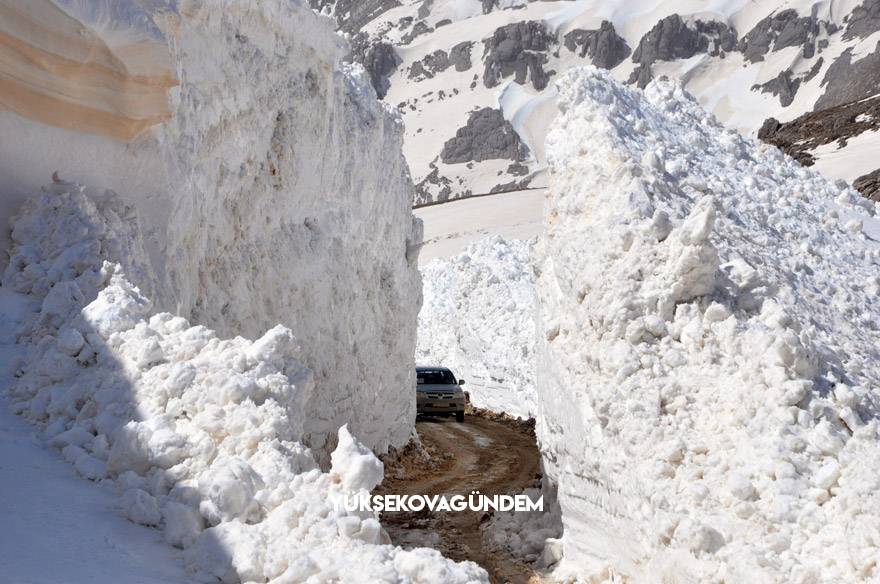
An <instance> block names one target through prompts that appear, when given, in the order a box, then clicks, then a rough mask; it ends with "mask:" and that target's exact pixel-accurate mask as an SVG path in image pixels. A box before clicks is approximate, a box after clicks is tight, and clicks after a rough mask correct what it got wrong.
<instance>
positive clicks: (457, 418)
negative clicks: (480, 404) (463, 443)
mask: <svg viewBox="0 0 880 584" xmlns="http://www.w3.org/2000/svg"><path fill="white" fill-rule="evenodd" d="M455 421H456V422H464V412H455Z"/></svg>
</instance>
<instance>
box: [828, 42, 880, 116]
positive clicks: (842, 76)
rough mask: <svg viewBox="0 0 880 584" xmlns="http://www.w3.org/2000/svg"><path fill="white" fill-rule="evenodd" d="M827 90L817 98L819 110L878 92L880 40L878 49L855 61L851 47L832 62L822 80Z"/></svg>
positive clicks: (879, 81)
mask: <svg viewBox="0 0 880 584" xmlns="http://www.w3.org/2000/svg"><path fill="white" fill-rule="evenodd" d="M822 87H826V88H827V89H826V90H825V93H824V94H823V95H822V97H820V98H819V99H818V100H817V101H816V106H815V108H816V109H817V110H820V109H826V108H829V107H833V106H836V105H842V104H845V103H849V102H853V101H858V100H861V99H865V98H868V97H871V96H873V95H876V94H877V93H878V88H880V43H877V45H876V47H875V48H874V52H873V53H871V54H869V55H867V56H864V57H860V58H859V59H858V60H857V61H855V62H853V58H852V49H851V48H850V49H847V50H846V51H844V53H843V54H842V55H841V56H840V57H838V59H837V60H836V61H835V62H834V63H832V64H831V66H830V67H829V68H828V70H827V71H826V72H825V77H824V78H823V79H822Z"/></svg>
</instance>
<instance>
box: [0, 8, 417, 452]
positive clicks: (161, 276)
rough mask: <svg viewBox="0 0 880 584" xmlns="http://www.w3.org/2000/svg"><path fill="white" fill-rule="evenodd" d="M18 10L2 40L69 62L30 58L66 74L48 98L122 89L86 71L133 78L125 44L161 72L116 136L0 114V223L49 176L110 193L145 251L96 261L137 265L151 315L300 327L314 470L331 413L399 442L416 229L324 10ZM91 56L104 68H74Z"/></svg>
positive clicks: (53, 76) (401, 165)
mask: <svg viewBox="0 0 880 584" xmlns="http://www.w3.org/2000/svg"><path fill="white" fill-rule="evenodd" d="M19 4H21V6H19V7H18V8H17V9H16V10H17V12H21V13H23V14H24V15H25V16H27V17H28V18H29V19H30V20H31V21H34V22H37V23H40V25H41V26H42V27H45V29H42V28H41V29H39V30H37V29H33V28H30V27H25V26H21V27H17V28H15V29H14V30H12V31H11V32H10V34H14V35H16V39H17V42H21V43H24V44H30V45H33V46H35V47H41V48H44V49H45V50H49V51H54V53H53V56H52V59H57V58H62V59H71V60H73V61H75V62H78V61H77V60H82V61H83V63H84V64H83V65H82V67H77V68H73V67H71V68H63V70H62V69H58V68H52V67H49V66H47V68H46V70H40V71H39V78H40V79H46V83H47V84H48V85H49V86H51V87H56V86H59V85H58V84H61V85H60V86H61V87H67V85H66V84H68V83H74V84H80V85H81V84H85V86H80V85H75V87H74V88H73V89H71V90H70V91H65V92H64V93H65V94H67V95H76V96H79V95H80V94H81V93H82V94H87V95H98V96H100V97H102V99H101V100H100V104H103V105H105V106H106V107H111V106H112V104H113V103H115V101H116V100H118V101H122V102H123V103H127V102H126V99H127V98H126V95H124V94H121V93H120V92H119V91H116V90H115V89H114V86H106V84H105V83H103V82H102V80H103V79H104V78H105V77H106V76H107V75H111V76H113V79H116V77H117V76H118V75H121V73H120V72H118V71H115V70H113V69H112V67H118V68H124V67H125V68H128V73H138V71H137V70H132V67H133V65H131V63H129V60H130V58H133V57H137V56H138V55H140V56H141V57H144V56H145V55H157V54H158V53H161V52H164V53H165V55H164V57H163V59H162V61H163V62H167V63H168V67H169V68H170V70H171V72H172V73H173V75H174V77H175V79H173V81H174V83H173V87H171V88H170V89H169V90H168V96H167V102H168V104H167V108H166V109H167V115H163V116H161V119H158V120H156V119H154V118H150V120H153V122H154V123H152V125H148V127H145V128H144V129H143V130H142V131H141V132H140V133H139V134H138V135H137V136H135V137H133V138H128V139H122V138H119V137H114V136H118V133H116V132H112V131H108V133H104V134H102V133H100V132H97V133H96V132H92V131H90V126H88V125H87V124H83V125H81V126H80V127H78V128H77V127H74V128H67V127H58V126H55V125H52V124H51V123H49V122H47V118H46V117H45V116H39V115H36V114H38V113H40V112H31V113H34V114H35V117H27V116H26V115H24V114H22V115H17V114H16V113H15V112H13V111H0V133H2V135H3V136H8V137H13V136H14V137H15V138H14V139H9V140H0V182H2V186H3V189H2V195H0V203H2V204H0V208H2V210H3V211H4V212H3V213H2V215H3V223H4V224H5V223H6V221H7V218H8V217H9V216H10V215H11V214H12V212H11V210H14V209H15V208H16V207H17V206H18V205H20V204H21V201H23V200H24V198H25V197H27V196H29V195H30V194H32V193H35V192H38V191H39V189H40V188H41V187H42V186H43V185H44V184H45V183H46V182H47V181H48V180H49V177H50V176H52V174H53V173H54V172H56V171H57V173H58V176H60V177H61V179H63V180H68V181H71V182H76V183H79V184H83V185H86V186H87V189H88V190H87V194H89V195H90V196H92V197H93V198H95V199H96V200H100V199H102V198H103V197H104V192H105V190H108V189H109V190H112V191H115V192H116V193H117V194H118V195H119V197H121V198H122V199H123V201H124V202H125V203H126V204H127V205H129V206H130V207H131V210H130V211H129V217H128V218H136V220H137V221H138V223H139V224H140V226H141V232H142V234H143V240H144V245H143V252H142V253H141V254H140V255H139V256H138V257H133V256H130V255H128V254H126V253H120V254H116V253H114V254H112V256H111V257H113V258H114V260H113V261H117V262H123V263H125V262H128V263H129V264H137V265H138V266H139V267H140V268H143V269H142V270H140V271H138V272H136V271H134V270H131V269H128V268H129V266H125V267H126V270H125V273H126V275H127V277H128V279H129V281H131V282H132V283H133V284H135V285H137V286H138V287H139V288H140V290H141V291H142V293H143V294H144V296H146V297H147V298H149V299H151V300H152V301H153V302H154V306H155V307H156V308H157V309H158V310H161V311H168V312H171V313H173V314H178V315H181V316H184V317H186V318H187V319H188V320H189V321H191V322H192V323H194V324H201V325H204V326H207V327H210V328H212V329H214V330H216V331H217V333H218V334H219V335H220V336H222V337H224V338H225V337H233V336H235V335H245V336H248V337H250V338H258V337H261V336H262V335H263V334H264V333H266V332H267V331H268V330H270V329H271V328H272V327H274V326H276V325H277V324H282V325H284V326H287V327H289V328H291V329H292V330H295V331H296V334H297V336H298V337H299V338H301V339H309V341H308V342H305V343H303V345H302V348H301V353H300V359H301V361H302V362H303V364H304V365H306V366H307V367H309V368H310V369H311V370H312V372H313V375H314V379H315V383H316V385H317V386H318V387H320V388H321V391H317V392H315V393H314V395H313V396H312V399H311V401H310V402H309V403H307V404H305V405H304V407H306V408H307V411H308V413H309V415H307V416H305V417H304V419H303V424H304V431H305V434H304V440H306V442H307V443H308V444H309V445H310V446H311V447H312V448H313V449H314V451H315V454H316V456H318V457H319V458H320V460H321V462H322V464H324V465H325V466H326V464H327V462H328V459H327V457H328V456H329V453H330V452H331V451H332V449H333V446H334V442H335V439H336V438H335V437H336V430H337V429H338V428H339V427H340V426H342V425H343V424H345V423H348V424H349V425H350V428H351V430H352V432H354V433H355V434H356V435H357V436H358V437H359V438H360V439H361V440H363V441H364V443H365V444H366V445H367V446H368V447H369V448H371V449H375V450H376V451H377V452H382V451H385V450H387V448H388V447H389V446H396V447H400V446H403V445H404V444H405V443H406V442H407V441H408V440H409V438H410V435H411V433H412V420H413V418H414V416H415V399H414V396H413V393H412V387H413V386H414V384H415V379H414V377H415V374H414V371H413V367H412V365H413V356H412V348H413V346H414V344H415V335H416V315H417V313H418V309H419V298H420V293H419V287H420V283H419V276H418V271H417V269H416V265H415V261H416V260H415V257H416V253H415V251H414V250H415V247H416V246H417V244H418V241H419V239H420V225H419V224H417V223H416V222H415V220H414V219H413V217H412V212H411V209H410V205H411V201H412V191H413V186H412V181H411V179H410V177H409V170H408V167H407V164H406V161H405V159H404V157H403V154H402V152H401V148H402V146H401V144H402V126H401V123H400V120H399V117H398V116H397V115H396V114H394V113H393V112H392V111H391V110H390V109H389V108H387V107H386V106H385V105H383V104H381V103H380V102H378V100H376V98H375V95H374V93H373V90H372V89H371V87H370V84H369V80H368V79H367V78H366V77H365V75H364V73H363V70H362V69H360V68H359V67H352V66H348V65H346V64H344V63H343V57H344V56H345V55H346V53H347V51H348V48H347V46H346V44H345V42H344V41H343V40H342V39H341V37H339V36H338V35H336V34H335V33H334V31H333V26H332V23H331V21H330V20H329V19H327V18H324V17H321V16H319V15H316V14H314V13H313V12H312V11H311V10H310V9H309V7H308V5H307V3H304V2H302V1H300V0H297V1H290V0H236V1H235V2H234V3H232V4H230V3H228V2H222V1H220V0H185V1H181V2H147V3H144V2H136V1H133V0H124V1H121V2H68V1H64V2H62V1H60V0H34V1H33V2H27V3H19ZM61 13H63V18H62V16H58V18H55V17H53V18H48V17H46V16H45V15H46V14H53V15H59V14H61ZM58 23H64V25H65V26H66V27H68V28H71V27H72V28H73V29H76V30H82V31H84V32H83V33H82V35H80V36H83V38H87V39H88V40H89V42H93V43H94V44H95V46H98V47H100V49H101V50H100V51H97V50H95V51H92V52H89V51H81V52H77V51H75V49H76V48H77V47H78V45H75V44H71V43H61V44H58V43H48V44H47V39H52V38H68V36H65V35H66V34H67V33H66V32H65V31H67V30H68V28H64V29H63V30H60V29H54V28H53V27H54V26H56V25H59V24H58ZM59 26H60V25H59ZM73 38H78V37H76V35H73ZM84 42H85V41H84ZM44 45H46V46H44ZM108 51H109V52H110V53H111V54H110V55H109V56H106V58H105V55H104V53H106V52H108ZM80 53H84V54H80ZM99 58H100V60H99ZM90 59H91V60H92V61H97V62H92V61H90ZM105 61H106V62H105ZM47 62H49V63H51V62H55V61H52V60H49V61H47ZM65 62H66V61H65ZM107 62H109V63H111V64H110V65H108V64H107ZM41 63H42V61H40V62H28V63H26V65H27V66H28V67H37V68H39V66H40V64H41ZM10 66H11V65H10ZM4 67H5V66H2V65H0V70H3V71H5V68H4ZM102 67H103V69H101V68H102ZM163 67H164V65H163ZM93 68H99V69H100V70H101V71H102V72H103V73H102V74H101V75H103V76H99V77H96V78H93V77H91V76H89V75H86V74H85V73H86V72H88V71H91V70H92V69H93ZM107 68H110V70H105V69H107ZM68 69H75V72H82V74H81V75H74V72H71V71H68ZM162 70H163V71H164V69H162ZM7 73H8V71H7ZM13 73H14V72H13ZM12 77H13V78H16V76H15V75H14V74H12ZM56 82H57V83H56ZM128 87H129V86H128V85H126V86H125V88H128ZM104 97H106V99H104ZM38 103H39V102H34V104H35V105H36V104H38ZM108 103H109V104H110V105H107V104H108ZM135 105H136V104H135ZM95 107H98V106H97V105H96V106H95ZM42 113H46V112H42ZM49 113H52V112H49ZM55 113H57V112H55ZM120 123H122V122H120ZM110 130H112V128H110ZM7 210H10V212H9V215H7V214H6V213H5V212H6V211H7ZM5 236H6V234H5V225H4V230H2V233H0V237H2V238H5ZM0 243H5V242H2V241H0ZM6 248H7V246H6V245H2V252H0V266H3V265H4V264H5V261H6V257H7V256H6V254H5V253H3V252H5V251H7V249H6ZM146 273H149V275H148V276H147V277H143V276H144V275H145V274H146Z"/></svg>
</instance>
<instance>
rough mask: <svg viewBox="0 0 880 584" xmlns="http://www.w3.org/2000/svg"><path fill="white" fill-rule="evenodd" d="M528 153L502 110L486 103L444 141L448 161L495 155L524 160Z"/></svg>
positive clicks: (461, 161)
mask: <svg viewBox="0 0 880 584" xmlns="http://www.w3.org/2000/svg"><path fill="white" fill-rule="evenodd" d="M528 155H529V149H528V148H527V147H526V145H525V143H524V142H523V141H522V139H521V138H520V137H519V135H518V134H517V133H516V131H515V130H514V129H513V126H512V125H510V122H508V121H507V120H505V119H504V116H503V115H502V114H501V110H497V109H492V108H488V107H485V108H482V109H479V110H476V111H473V112H471V113H470V115H469V116H468V121H467V124H466V125H465V126H464V127H462V128H459V129H458V131H456V133H455V136H454V137H452V138H450V139H449V140H448V141H447V142H446V143H445V144H444V145H443V151H442V152H441V153H440V159H441V160H442V161H443V162H444V163H445V164H461V163H466V162H471V161H473V162H482V161H484V160H495V159H506V160H513V161H517V162H520V161H523V160H525V159H526V158H528Z"/></svg>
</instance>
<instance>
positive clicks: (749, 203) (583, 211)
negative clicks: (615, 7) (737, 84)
mask: <svg viewBox="0 0 880 584" xmlns="http://www.w3.org/2000/svg"><path fill="white" fill-rule="evenodd" d="M558 90H559V95H560V110H561V114H560V116H559V117H558V118H557V122H556V125H555V127H554V129H553V130H552V131H551V132H550V134H549V136H548V143H547V150H548V156H549V159H550V165H551V181H552V187H551V190H550V195H549V200H548V205H547V206H546V207H545V210H544V225H545V233H544V235H543V237H542V238H541V239H540V240H539V243H538V247H537V249H536V254H535V255H536V270H537V273H538V279H537V294H538V305H539V325H538V327H539V329H538V337H539V340H538V344H539V349H538V378H537V396H538V408H539V409H538V411H539V415H538V432H539V439H540V443H541V447H542V452H543V455H544V463H545V470H546V471H547V472H548V473H549V475H550V476H551V477H552V478H553V479H554V480H555V482H556V483H557V485H558V489H559V503H560V506H561V510H562V520H563V524H564V529H565V532H564V535H563V538H562V547H563V552H564V558H563V560H562V564H561V566H560V567H559V568H558V570H557V572H556V574H557V575H559V576H563V577H564V576H579V577H581V578H583V579H585V580H586V581H591V578H593V579H595V580H597V581H599V580H602V579H605V578H609V577H612V576H613V577H624V578H627V579H629V580H630V581H635V582H638V581H644V582H655V581H658V580H659V579H663V578H669V579H681V580H689V579H690V580H693V581H700V582H721V581H726V582H747V581H761V582H777V581H778V582H798V583H816V582H838V581H849V582H857V581H866V582H867V581H875V580H876V579H877V578H878V577H880V574H878V572H877V570H878V568H877V566H878V557H880V511H878V510H880V498H878V497H880V494H878V493H880V491H878V486H880V475H878V474H877V472H876V468H877V466H878V464H880V442H878V438H880V436H878V431H880V430H878V429H880V423H878V414H880V366H878V363H880V304H878V303H880V300H878V295H877V293H878V290H880V247H878V243H877V242H876V241H874V240H872V239H870V238H869V237H868V236H867V235H866V232H867V231H868V225H871V224H874V223H876V222H877V220H878V219H877V216H876V211H877V210H876V207H875V205H874V204H873V203H871V202H869V201H867V200H865V199H863V198H861V197H860V196H859V194H858V193H856V192H855V191H853V190H851V189H848V188H845V187H842V186H840V185H837V184H832V183H830V182H828V181H827V180H825V179H824V178H822V177H821V175H819V174H818V173H816V172H813V171H810V170H807V169H804V168H802V167H800V166H799V165H798V164H797V163H795V162H794V161H793V160H791V159H789V158H787V157H785V156H784V155H782V154H781V153H780V152H779V151H778V150H776V149H775V148H772V147H768V146H765V145H761V144H758V143H755V142H753V141H751V140H748V139H745V138H743V137H741V136H740V135H738V134H736V133H735V132H733V131H732V130H725V129H724V128H723V127H722V126H721V125H720V124H719V123H718V122H717V121H715V120H714V118H712V116H711V115H709V114H707V113H706V112H705V111H704V110H703V109H702V108H701V107H700V106H699V105H698V104H697V103H696V101H695V100H694V99H693V98H692V97H690V96H689V95H688V94H686V93H685V92H684V91H682V90H681V89H680V88H679V87H677V86H676V85H673V84H669V83H665V82H658V83H654V84H652V85H651V86H649V87H648V89H647V90H646V91H645V92H644V93H642V92H640V91H638V90H634V89H630V88H625V87H623V86H621V85H620V84H619V83H617V82H616V81H614V80H613V79H612V78H611V76H610V75H609V74H607V73H605V72H601V71H597V70H595V69H591V68H585V69H577V70H573V71H571V72H569V73H568V74H566V75H565V77H564V78H563V79H562V80H561V81H560V82H559V84H558Z"/></svg>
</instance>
